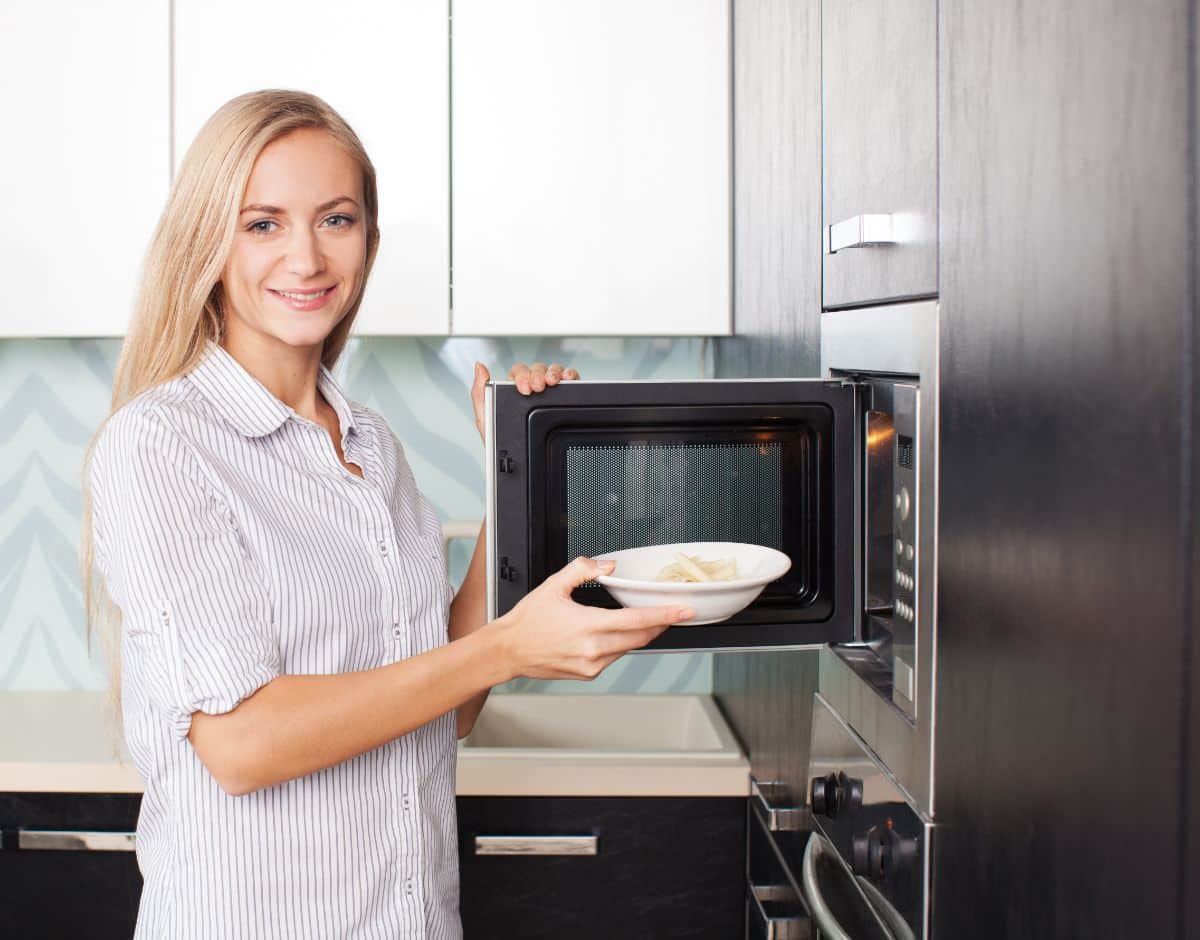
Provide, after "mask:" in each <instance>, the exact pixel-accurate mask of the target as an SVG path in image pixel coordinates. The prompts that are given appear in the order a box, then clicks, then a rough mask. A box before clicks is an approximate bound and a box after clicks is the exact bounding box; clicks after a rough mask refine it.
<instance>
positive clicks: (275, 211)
mask: <svg viewBox="0 0 1200 940" xmlns="http://www.w3.org/2000/svg"><path fill="white" fill-rule="evenodd" d="M340 202H348V203H350V204H351V205H353V206H357V205H358V203H357V202H355V201H354V200H353V199H351V198H350V197H349V196H335V197H334V198H333V199H330V200H329V202H323V203H321V204H320V205H319V206H317V211H318V212H325V211H326V210H328V209H332V208H333V207H334V206H336V205H337V204H338V203H340ZM247 212H266V213H268V214H269V215H286V214H287V213H286V210H284V209H280V208H279V206H268V205H264V204H262V203H255V204H254V205H252V206H246V207H245V208H243V209H242V211H241V212H239V213H238V215H243V214H245V213H247Z"/></svg>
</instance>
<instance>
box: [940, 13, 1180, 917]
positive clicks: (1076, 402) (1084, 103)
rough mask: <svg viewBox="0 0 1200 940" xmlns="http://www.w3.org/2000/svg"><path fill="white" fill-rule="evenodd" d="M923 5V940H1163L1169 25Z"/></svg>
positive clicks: (1172, 462) (1173, 291)
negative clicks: (934, 108) (928, 368)
mask: <svg viewBox="0 0 1200 940" xmlns="http://www.w3.org/2000/svg"><path fill="white" fill-rule="evenodd" d="M939 6H940V29H939V37H940V43H941V59H940V66H939V72H940V75H941V80H942V83H943V84H942V89H941V94H940V101H941V152H940V167H941V193H940V206H941V225H940V229H941V234H942V249H941V250H942V254H941V263H940V271H941V278H942V280H941V285H940V298H941V356H942V359H941V361H942V375H941V415H942V428H941V466H940V474H939V476H940V481H941V505H940V520H941V521H940V538H941V543H940V550H939V560H940V570H939V597H938V625H937V635H938V651H937V655H938V665H937V668H938V686H937V696H938V698H937V701H938V709H937V716H936V718H937V748H936V751H937V763H936V769H935V775H936V781H937V783H936V792H937V814H938V823H939V829H938V836H937V839H936V840H935V845H936V846H937V851H936V853H935V874H934V898H935V904H934V926H935V933H936V935H937V936H938V937H946V938H959V937H1114V938H1115V937H1164V938H1168V937H1181V936H1183V933H1182V928H1181V925H1180V922H1179V911H1180V907H1181V891H1183V890H1184V887H1183V884H1182V880H1181V879H1182V877H1183V874H1182V873H1181V872H1180V869H1179V859H1180V857H1181V844H1180V818H1181V813H1182V812H1183V811H1184V806H1185V801H1184V795H1183V794H1182V793H1181V786H1180V781H1181V779H1183V776H1182V774H1183V765H1182V754H1181V742H1182V741H1183V733H1182V731H1183V729H1182V726H1181V720H1182V714H1183V706H1182V703H1183V701H1184V690H1183V688H1182V687H1181V679H1182V676H1183V674H1184V671H1185V669H1186V666H1185V665H1183V663H1184V660H1183V657H1182V654H1183V653H1184V649H1185V647H1184V643H1183V637H1184V630H1185V612H1184V610H1183V606H1182V605H1183V596H1184V594H1183V587H1184V577H1185V572H1184V571H1183V570H1182V564H1181V548H1182V546H1183V545H1184V544H1185V538H1184V535H1185V531H1186V527H1187V526H1188V525H1189V524H1190V523H1191V521H1192V520H1189V519H1187V518H1186V515H1185V509H1186V508H1188V507H1187V506H1186V505H1184V504H1183V503H1182V502H1181V494H1182V492H1183V488H1182V486H1181V483H1182V478H1181V469H1182V468H1184V467H1185V466H1186V464H1187V462H1188V461H1190V459H1191V457H1192V455H1191V453H1189V452H1186V451H1185V449H1184V445H1183V443H1182V442H1183V438H1182V430H1183V429H1182V426H1181V415H1182V413H1183V412H1182V409H1183V407H1184V404H1183V403H1184V402H1185V401H1193V400H1194V388H1193V387H1192V385H1191V384H1190V380H1188V379H1187V377H1186V376H1185V375H1184V374H1183V373H1182V367H1183V363H1184V361H1185V359H1186V358H1187V355H1190V353H1191V351H1190V350H1189V349H1188V347H1187V343H1188V341H1189V337H1190V335H1191V334H1190V333H1189V330H1188V329H1187V328H1186V326H1185V324H1186V321H1187V319H1188V318H1190V317H1192V315H1193V311H1192V309H1191V306H1190V297H1189V283H1188V281H1189V268H1190V266H1191V263H1192V260H1191V257H1190V251H1191V248H1190V244H1189V227H1190V221H1189V218H1188V212H1189V191H1188V173H1189V166H1188V147H1189V141H1188V135H1189V115H1188V104H1189V103H1188V90H1187V72H1188V68H1189V48H1188V42H1189V16H1190V15H1193V14H1191V13H1190V12H1189V6H1190V4H1188V3H1187V2H1184V0H1145V2H1140V3H1135V4H1130V3H1126V2H1123V0H1104V2H1098V0H1066V2H1059V3H1052V4H1047V3H1043V2H1035V0H1010V2H1005V3H995V2H991V0H977V2H969V3H942V4H940V5H939ZM1185 351H1186V355H1185ZM1147 788H1149V789H1147ZM1148 792H1149V793H1151V794H1152V795H1150V796H1149V797H1148V796H1147V793H1148ZM1186 890H1187V892H1188V893H1190V894H1194V893H1195V885H1194V884H1192V885H1190V886H1188V887H1187V889H1186Z"/></svg>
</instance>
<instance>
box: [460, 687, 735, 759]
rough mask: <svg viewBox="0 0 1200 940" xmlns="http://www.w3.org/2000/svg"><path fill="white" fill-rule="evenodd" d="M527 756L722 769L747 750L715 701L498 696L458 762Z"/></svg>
mask: <svg viewBox="0 0 1200 940" xmlns="http://www.w3.org/2000/svg"><path fill="white" fill-rule="evenodd" d="M521 757H527V758H529V759H539V760H540V759H545V758H564V759H565V758H572V759H583V760H589V759H594V760H613V759H615V758H620V759H622V760H633V761H636V760H659V759H663V758H668V759H687V760H690V761H700V762H716V763H721V762H730V761H733V762H737V761H740V760H741V751H740V750H739V748H738V744H737V741H736V739H735V738H734V737H733V734H732V733H731V732H730V730H729V728H728V726H727V725H726V724H725V720H724V718H722V717H721V713H720V711H719V710H718V709H717V707H716V705H715V704H714V702H713V700H712V699H711V698H710V697H708V696H702V695H520V694H493V695H491V696H490V697H489V698H488V702H487V705H485V706H484V709H483V711H482V712H481V713H480V715H479V719H478V721H477V722H476V723H475V727H474V729H473V730H472V732H471V734H470V735H468V736H467V737H466V738H464V739H463V740H462V741H461V742H459V760H460V762H461V761H462V760H464V759H473V760H488V759H503V760H514V759H519V758H521Z"/></svg>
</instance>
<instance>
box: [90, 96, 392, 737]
mask: <svg viewBox="0 0 1200 940" xmlns="http://www.w3.org/2000/svg"><path fill="white" fill-rule="evenodd" d="M300 128H319V129H321V130H324V131H326V132H328V133H329V134H330V135H332V136H333V138H334V139H335V140H337V141H338V142H339V143H340V144H341V145H342V146H343V147H344V148H345V149H346V151H347V152H348V153H349V154H350V155H351V156H352V157H353V158H354V159H355V160H356V161H357V163H358V164H359V166H360V167H361V168H362V188H363V217H364V222H365V227H366V238H367V245H366V248H367V251H366V264H365V269H364V271H363V278H362V284H361V286H360V288H359V293H358V296H357V297H355V298H354V300H353V302H352V303H351V305H350V309H349V310H348V311H347V312H346V315H345V316H344V317H343V318H342V320H341V321H340V322H339V323H338V325H337V326H336V327H335V328H334V329H333V331H332V332H331V333H330V334H329V336H327V337H326V338H325V343H324V346H323V348H322V352H321V361H322V363H323V364H324V365H326V366H328V367H330V368H332V367H333V365H334V364H335V363H336V362H337V359H338V357H339V356H340V355H341V353H342V349H343V348H344V347H345V345H346V340H347V339H348V337H349V333H350V329H351V327H352V326H353V325H354V318H355V316H356V315H357V313H358V308H359V306H360V305H361V303H362V292H363V288H365V286H366V282H367V277H368V276H369V275H370V273H371V267H372V265H373V264H374V262H375V255H376V252H377V251H378V248H379V197H378V192H377V189H376V184H375V168H374V166H372V164H371V160H370V158H369V157H368V156H367V152H366V150H364V149H363V145H362V143H361V142H360V141H359V139H358V136H357V135H356V134H355V133H354V131H353V130H351V128H350V125H349V124H347V123H346V122H345V120H343V118H342V117H341V115H339V114H338V113H337V112H336V111H334V110H333V108H331V107H329V105H327V104H326V103H325V102H324V101H322V100H321V99H320V98H317V97H316V96H315V95H310V94H307V93H305V92H299V91H281V90H274V89H273V90H267V91H256V92H251V93H250V94H246V95H240V96H239V97H237V98H234V99H233V100H232V101H228V102H226V103H225V104H224V105H222V106H221V107H220V108H219V109H218V110H217V111H216V113H215V114H213V116H212V117H210V118H209V119H208V121H207V122H206V123H205V125H204V127H202V128H201V129H200V132H199V133H198V134H197V135H196V139H195V140H194V141H193V142H192V145H191V146H190V147H189V148H188V151H187V154H186V155H185V156H184V158H183V162H182V164H181V165H180V168H179V173H178V175H177V176H176V178H175V182H174V184H173V185H172V187H171V194H170V196H169V197H168V199H167V204H166V207H165V208H164V209H163V212H162V216H161V217H160V218H159V221H158V226H157V228H156V229H155V232H154V236H153V238H152V239H151V241H150V246H149V248H148V249H147V252H146V259H145V263H144V266H143V270H142V278H141V284H140V287H139V290H138V294H137V300H136V301H135V303H134V309H133V317H132V320H131V322H130V325H129V332H128V333H127V334H126V336H125V341H124V343H122V345H121V354H120V358H119V359H118V361H117V370H116V375H115V377H114V381H113V391H112V404H111V407H110V409H109V413H108V415H107V416H106V417H105V419H104V421H102V422H101V424H100V427H99V428H98V429H97V430H96V433H95V434H94V435H93V436H92V439H91V440H90V441H89V442H88V446H87V449H86V451H85V452H84V458H83V485H82V490H83V525H82V532H81V536H80V565H81V570H82V576H83V586H84V588H83V593H84V613H85V617H86V620H87V638H88V644H89V647H90V644H91V638H92V635H93V633H99V634H100V636H101V639H102V642H103V645H104V647H105V651H106V653H107V658H108V661H109V667H110V683H109V692H110V696H109V704H110V706H111V709H112V715H111V717H112V719H113V722H114V725H115V727H116V729H118V733H119V727H120V694H121V692H120V688H121V655H120V653H121V644H120V636H121V615H120V610H119V609H118V608H117V606H116V605H115V604H114V603H113V601H112V598H111V597H110V596H109V594H108V591H107V589H106V588H105V585H104V584H103V578H102V577H101V576H100V573H99V571H98V570H97V569H96V565H95V558H94V545H93V538H92V500H91V488H90V486H89V475H88V468H89V467H90V464H91V460H92V452H93V449H94V447H95V444H96V440H97V439H98V438H99V436H100V432H101V431H102V430H103V429H104V426H105V425H106V424H107V423H108V420H109V418H111V417H112V415H113V413H114V412H116V411H117V410H118V409H119V408H120V407H121V406H122V405H124V404H126V403H127V402H129V401H130V400H131V399H133V398H135V397H137V396H138V395H139V394H141V393H142V392H144V391H146V390H147V389H149V388H153V387H154V386H156V385H160V384H162V383H163V382H168V381H170V380H171V379H173V378H175V377H177V376H179V375H182V374H183V373H185V372H188V371H190V370H191V369H192V368H193V367H194V366H195V365H196V364H197V363H198V362H199V361H200V359H201V358H202V357H203V355H204V351H205V347H206V343H207V341H208V340H210V339H211V340H213V341H214V342H220V341H221V337H222V335H223V332H224V325H225V313H224V311H223V310H222V307H221V284H220V278H221V272H222V270H223V269H224V267H225V261H226V258H227V257H228V256H229V252H230V249H231V247H232V245H233V238H234V234H235V232H236V229H237V218H238V212H239V209H240V207H241V202H242V199H243V197H244V195H245V192H246V185H247V183H248V182H249V179H250V171H251V170H252V169H253V167H254V161H255V160H257V159H258V155H259V154H260V153H262V151H263V148H264V147H266V146H267V145H268V144H269V143H271V142H272V141H275V140H278V139H279V138H280V137H283V136H284V135H285V134H288V133H290V132H292V131H294V130H298V129H300Z"/></svg>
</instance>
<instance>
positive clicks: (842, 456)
mask: <svg viewBox="0 0 1200 940" xmlns="http://www.w3.org/2000/svg"><path fill="white" fill-rule="evenodd" d="M822 371H823V374H822V375H821V376H820V377H816V378H798V379H785V378H770V379H766V378H764V379H707V380H695V381H636V380H635V381H587V380H579V381H572V382H564V383H560V384H559V385H557V386H554V387H551V388H547V389H546V390H545V391H544V392H542V393H540V394H537V395H528V396H526V395H521V394H520V393H519V392H518V391H517V389H516V386H515V385H514V384H513V383H511V382H492V383H490V384H489V385H488V387H487V389H486V393H485V438H486V448H485V453H486V458H485V459H486V478H487V487H486V488H487V523H488V524H487V575H488V617H489V619H495V618H496V617H498V616H501V615H503V614H504V613H506V612H507V611H509V610H511V609H512V607H513V606H514V605H515V604H516V603H517V602H518V601H519V600H520V599H521V598H522V597H524V596H525V594H526V593H528V592H529V591H530V590H532V589H533V588H536V587H537V586H538V585H539V584H541V583H542V581H543V580H544V579H545V578H546V577H548V576H549V575H551V574H553V573H554V572H555V571H557V570H559V569H560V568H562V567H563V566H564V565H566V564H567V563H568V562H570V561H571V560H572V559H573V558H575V557H577V556H579V555H587V556H593V557H594V556H599V555H603V554H606V553H608V552H613V551H619V550H621V549H626V548H637V547H642V546H646V545H656V544H668V543H681V542H701V541H726V542H751V543H754V544H758V545H765V546H768V547H770V548H775V549H778V550H780V551H782V552H785V553H786V554H787V555H788V556H789V557H790V558H791V561H792V565H791V568H790V570H789V571H788V572H787V573H786V574H785V575H784V576H783V577H782V578H780V579H779V580H778V581H776V582H774V583H772V584H770V585H768V586H767V587H766V589H764V591H763V592H762V594H760V595H759V597H758V598H757V599H756V600H755V601H754V602H753V603H752V604H751V605H750V606H749V607H747V608H746V609H744V610H743V611H741V612H740V613H739V614H737V615H735V616H734V617H732V618H731V619H729V620H727V621H725V622H722V623H717V624H708V625H704V626H687V625H686V624H684V625H679V626H673V627H670V628H668V629H667V630H666V631H664V632H663V633H662V634H660V635H659V636H658V637H657V638H656V639H655V640H654V641H653V642H651V643H650V644H648V645H647V646H646V647H645V648H644V650H656V651H666V650H680V651H683V650H688V651H726V650H763V649H796V648H809V647H817V646H824V645H826V644H830V643H833V644H848V643H850V644H864V645H866V646H867V647H868V648H869V649H870V650H871V651H872V652H873V654H874V658H875V659H877V660H878V661H879V662H880V663H881V664H882V667H881V669H880V675H879V677H878V684H877V689H876V690H877V691H879V692H880V693H881V695H883V696H884V697H885V698H888V699H890V700H892V701H893V702H894V703H895V704H896V705H897V706H899V708H900V709H901V710H902V711H904V712H905V713H907V714H908V715H909V716H913V715H914V704H913V703H914V701H915V700H916V698H917V696H916V692H917V688H916V686H917V683H916V680H915V673H916V672H917V659H918V656H919V653H918V649H917V647H918V645H919V643H918V638H919V637H920V636H921V634H922V632H923V631H922V624H923V622H924V621H926V620H927V619H928V618H929V616H930V613H931V611H932V605H933V597H932V593H931V591H932V585H931V584H930V583H927V582H931V581H932V571H933V568H932V565H933V564H934V557H933V556H934V554H935V551H934V542H933V531H934V526H933V525H932V524H931V522H932V520H933V519H934V512H933V510H934V507H933V503H934V502H935V500H936V455H935V443H936V387H937V386H936V374H935V372H936V304H928V305H926V304H911V305H896V306H895V307H894V308H890V309H880V310H876V311H854V310H850V311H838V312H834V313H827V314H825V315H823V316H822ZM574 599H575V600H576V601H578V602H579V603H582V604H592V605H598V606H608V607H615V606H617V605H616V602H615V601H614V600H613V599H612V597H611V596H610V595H609V594H608V592H607V591H606V590H605V589H604V588H603V587H602V586H600V585H599V584H596V583H594V582H593V583H589V584H585V585H583V586H581V587H579V588H578V589H577V590H576V591H575V593H574ZM860 671H862V670H860ZM867 673H868V681H870V676H869V670H867Z"/></svg>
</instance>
